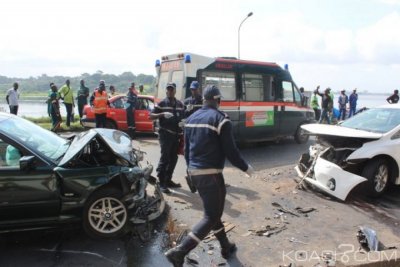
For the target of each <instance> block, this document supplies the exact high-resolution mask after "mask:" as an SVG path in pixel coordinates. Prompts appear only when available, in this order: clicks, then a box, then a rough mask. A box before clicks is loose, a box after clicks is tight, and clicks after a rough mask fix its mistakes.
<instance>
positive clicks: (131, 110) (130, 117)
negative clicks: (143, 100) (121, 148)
mask: <svg viewBox="0 0 400 267" xmlns="http://www.w3.org/2000/svg"><path fill="white" fill-rule="evenodd" d="M126 96H127V101H126V108H125V111H126V122H127V124H128V133H129V135H130V137H131V138H132V139H134V138H135V132H136V124H135V109H136V102H137V91H136V89H135V83H132V84H131V87H130V88H129V91H128V94H127V95H126Z"/></svg>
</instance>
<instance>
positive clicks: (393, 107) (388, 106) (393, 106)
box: [375, 104, 400, 109]
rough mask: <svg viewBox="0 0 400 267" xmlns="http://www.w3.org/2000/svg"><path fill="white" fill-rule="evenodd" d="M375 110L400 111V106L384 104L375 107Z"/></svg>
mask: <svg viewBox="0 0 400 267" xmlns="http://www.w3.org/2000/svg"><path fill="white" fill-rule="evenodd" d="M375 108H390V109H400V104H385V105H381V106H377V107H375Z"/></svg>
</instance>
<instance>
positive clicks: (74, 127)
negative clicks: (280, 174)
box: [23, 116, 85, 132]
mask: <svg viewBox="0 0 400 267" xmlns="http://www.w3.org/2000/svg"><path fill="white" fill-rule="evenodd" d="M23 118H24V119H27V120H29V121H31V122H33V123H35V124H37V125H39V126H41V127H43V128H45V129H47V130H50V129H51V127H52V124H51V118H50V117H39V118H32V117H26V116H23ZM62 121H63V122H62V123H61V127H60V128H59V129H58V131H57V132H71V131H72V132H81V131H84V130H85V128H84V127H82V125H81V124H80V122H79V116H75V117H74V122H71V126H70V127H69V128H68V127H67V126H66V125H65V122H66V121H67V120H66V118H65V117H62Z"/></svg>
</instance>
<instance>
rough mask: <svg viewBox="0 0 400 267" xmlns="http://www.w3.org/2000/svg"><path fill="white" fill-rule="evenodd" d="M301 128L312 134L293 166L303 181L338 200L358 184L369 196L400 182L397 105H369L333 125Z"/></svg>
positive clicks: (380, 193)
mask: <svg viewBox="0 0 400 267" xmlns="http://www.w3.org/2000/svg"><path fill="white" fill-rule="evenodd" d="M301 127H302V129H303V130H304V131H306V132H307V133H308V134H309V135H314V136H316V142H315V144H313V145H311V146H310V149H309V153H306V154H303V155H302V156H301V158H300V160H299V163H298V165H297V166H296V167H295V169H296V171H297V174H298V175H299V176H300V177H301V178H302V180H301V181H302V182H307V183H309V184H312V185H314V186H315V187H317V188H319V189H321V190H322V191H325V192H326V193H328V194H330V195H332V196H335V197H337V198H339V199H341V200H345V199H346V197H347V195H348V194H349V193H350V191H351V190H352V189H353V188H355V187H356V186H357V185H359V184H361V183H363V185H361V186H364V189H365V192H366V194H368V195H370V196H374V197H378V196H380V195H382V194H383V193H384V192H385V190H386V188H387V187H388V186H389V184H390V183H393V184H396V185H398V184H400V178H399V165H400V104H390V105H384V106H380V107H377V108H373V109H368V110H366V111H364V112H362V113H360V114H357V115H356V116H354V117H351V118H349V119H347V120H345V121H342V122H341V123H339V124H338V125H327V124H306V125H302V126H301Z"/></svg>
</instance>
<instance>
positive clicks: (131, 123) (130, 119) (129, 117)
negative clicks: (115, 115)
mask: <svg viewBox="0 0 400 267" xmlns="http://www.w3.org/2000/svg"><path fill="white" fill-rule="evenodd" d="M125 111H126V123H127V124H128V128H135V109H134V108H131V107H129V108H127V109H126V110H125Z"/></svg>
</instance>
